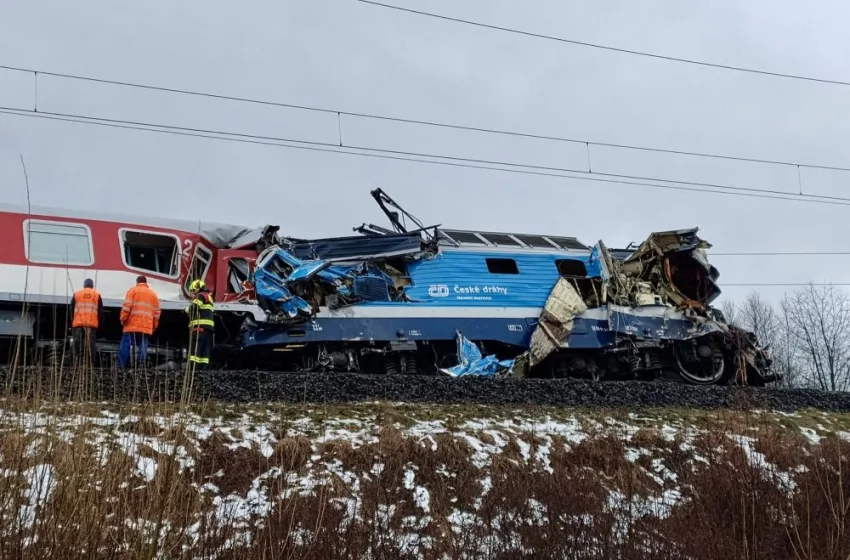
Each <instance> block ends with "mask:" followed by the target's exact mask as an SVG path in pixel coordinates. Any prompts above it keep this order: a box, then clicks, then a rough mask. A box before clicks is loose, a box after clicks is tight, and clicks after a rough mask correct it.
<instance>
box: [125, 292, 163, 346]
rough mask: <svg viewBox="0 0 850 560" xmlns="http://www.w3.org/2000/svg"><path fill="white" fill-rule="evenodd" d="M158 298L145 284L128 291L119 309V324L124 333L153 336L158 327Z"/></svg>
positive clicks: (159, 311)
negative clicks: (122, 327)
mask: <svg viewBox="0 0 850 560" xmlns="http://www.w3.org/2000/svg"><path fill="white" fill-rule="evenodd" d="M160 313H161V310H160V308H159V298H158V297H157V295H156V292H154V291H153V290H151V289H150V288H149V287H148V285H147V284H145V283H141V284H136V285H135V286H133V287H132V288H130V289H129V290H127V295H126V297H125V298H124V305H123V306H122V307H121V324H122V325H124V332H125V333H143V334H147V335H150V334H153V331H155V330H156V328H157V327H158V326H159V316H160Z"/></svg>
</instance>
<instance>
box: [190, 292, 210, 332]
mask: <svg viewBox="0 0 850 560" xmlns="http://www.w3.org/2000/svg"><path fill="white" fill-rule="evenodd" d="M207 302H209V303H207ZM186 313H188V314H189V317H190V319H189V328H192V327H209V328H213V327H215V318H214V313H215V305H214V303H213V298H212V294H206V298H202V297H195V298H194V299H192V301H191V302H190V304H189V305H188V306H187V307H186Z"/></svg>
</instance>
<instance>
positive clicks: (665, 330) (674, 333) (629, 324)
mask: <svg viewBox="0 0 850 560" xmlns="http://www.w3.org/2000/svg"><path fill="white" fill-rule="evenodd" d="M604 312H605V314H607V316H608V328H609V329H610V330H612V331H614V332H617V333H620V334H623V335H628V336H636V337H639V338H645V339H658V340H689V339H692V338H697V337H700V336H704V335H707V334H710V333H713V332H723V330H724V325H723V324H722V323H719V322H717V321H715V320H713V319H710V318H708V317H701V316H697V315H695V314H694V313H693V312H692V311H690V310H684V311H682V310H677V309H674V308H673V307H671V306H667V305H651V306H640V307H629V306H625V305H617V304H610V305H608V306H607V307H606V308H605V310H604Z"/></svg>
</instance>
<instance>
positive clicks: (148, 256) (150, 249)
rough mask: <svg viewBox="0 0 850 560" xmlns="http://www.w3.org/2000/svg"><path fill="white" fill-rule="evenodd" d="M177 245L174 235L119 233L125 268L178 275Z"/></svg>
mask: <svg viewBox="0 0 850 560" xmlns="http://www.w3.org/2000/svg"><path fill="white" fill-rule="evenodd" d="M177 243H178V241H177V237H176V236H174V235H168V234H162V233H147V232H141V231H131V230H122V231H121V245H122V255H123V257H124V264H125V265H127V268H134V269H137V270H143V271H146V272H154V273H156V274H162V275H164V276H177V275H178V272H179V266H180V261H179V258H180V252H179V251H178V247H177Z"/></svg>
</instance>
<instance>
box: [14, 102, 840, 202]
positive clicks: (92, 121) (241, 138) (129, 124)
mask: <svg viewBox="0 0 850 560" xmlns="http://www.w3.org/2000/svg"><path fill="white" fill-rule="evenodd" d="M0 114H6V115H14V116H21V117H32V118H40V119H48V120H56V121H64V122H71V123H77V124H88V125H96V126H103V127H111V128H119V129H127V130H141V131H147V132H157V133H162V134H173V135H177V136H190V137H198V138H206V139H210V140H223V141H228V142H241V143H247V144H258V145H267V146H274V147H279V148H290V149H300V150H307V151H316V152H328V153H336V154H346V155H354V156H360V157H371V158H378V159H386V160H396V161H408V162H414V163H424V164H431V165H443V166H449V167H460V168H468V169H482V170H488V171H497V172H502V173H515V174H521V175H536V176H544V177H556V178H561V179H572V180H580V181H592V182H598V183H607V184H617V185H632V186H640V187H649V188H656V189H668V190H676V191H686V192H704V193H714V194H721V195H728V196H744V197H750V198H761V199H772V200H788V201H792V202H810V203H814V204H829V205H836V206H848V205H850V198H840V197H826V196H820V195H796V194H793V193H783V192H782V191H767V190H763V189H752V188H743V187H719V188H725V189H734V190H729V191H721V190H716V188H715V189H712V188H703V187H704V184H703V185H701V184H700V183H695V182H690V181H667V182H670V183H675V184H664V185H659V184H654V183H646V182H642V181H628V180H624V179H603V178H600V177H596V176H595V175H602V174H599V173H592V174H590V173H587V172H582V171H575V170H571V169H564V168H556V167H551V168H547V167H536V168H535V167H534V166H527V165H523V164H517V163H512V162H500V161H487V160H476V159H472V158H461V157H450V156H442V155H438V154H428V153H416V152H401V151H397V150H385V149H380V148H366V147H359V146H349V145H341V146H339V145H336V144H330V143H318V142H312V143H311V142H303V141H300V140H290V139H286V138H276V137H267V136H254V135H247V134H239V133H233V132H226V131H218V130H205V129H192V128H187V127H180V126H175V125H161V124H151V123H140V122H134V121H124V120H120V119H100V118H95V117H89V116H85V115H75V114H51V113H43V112H40V111H39V112H35V111H28V110H21V109H10V108H3V107H0ZM345 148H349V149H345ZM352 150H357V151H352ZM423 158H432V159H423ZM444 160H449V161H444ZM494 165H502V166H506V167H494ZM524 167H530V168H531V169H521V168H524ZM564 173H576V174H578V175H581V174H582V173H584V174H585V175H586V176H576V175H566V174H564ZM591 175H594V176H591ZM618 177H623V178H635V179H640V178H639V177H630V176H623V175H621V176H618ZM649 180H652V179H649ZM737 191H746V192H737ZM771 192H777V193H781V194H784V195H786V196H777V195H773V194H765V193H771Z"/></svg>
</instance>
